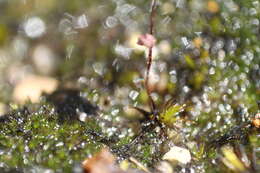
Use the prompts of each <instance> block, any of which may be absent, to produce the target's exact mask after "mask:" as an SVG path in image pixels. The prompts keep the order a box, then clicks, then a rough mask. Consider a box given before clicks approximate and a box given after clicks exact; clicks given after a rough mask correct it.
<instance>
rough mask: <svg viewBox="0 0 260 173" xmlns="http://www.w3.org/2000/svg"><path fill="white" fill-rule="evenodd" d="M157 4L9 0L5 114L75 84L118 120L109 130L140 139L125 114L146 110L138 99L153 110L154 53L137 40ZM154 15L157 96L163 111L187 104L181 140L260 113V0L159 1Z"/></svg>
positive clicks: (0, 4) (2, 22) (0, 34)
mask: <svg viewBox="0 0 260 173" xmlns="http://www.w3.org/2000/svg"><path fill="white" fill-rule="evenodd" d="M150 3H151V1H150V0H74V1H71V0H62V1H58V0H0V115H2V114H5V113H6V112H8V111H9V110H11V109H13V108H15V107H17V106H19V105H23V104H28V103H39V102H41V101H46V100H44V98H41V94H42V93H47V94H48V93H52V92H53V91H55V90H56V89H57V88H72V89H77V90H79V91H80V94H81V96H82V97H85V98H87V99H89V100H90V101H91V102H92V103H93V104H95V105H98V107H99V108H100V110H101V114H100V116H101V117H102V118H103V119H105V120H107V121H108V122H111V123H110V124H109V123H108V124H109V125H107V126H109V127H110V129H109V130H107V129H105V128H104V129H105V130H107V131H106V134H108V136H112V135H113V134H114V133H115V131H117V130H118V129H119V130H118V131H120V130H121V129H120V128H122V127H124V129H123V130H121V131H120V133H122V134H123V136H127V135H128V134H131V135H133V134H134V133H132V132H131V130H130V131H129V128H128V127H126V125H125V124H127V123H125V124H123V123H124V121H123V120H124V118H125V117H128V118H131V117H133V116H136V115H137V114H138V113H136V112H135V111H134V110H133V109H130V108H129V105H134V106H139V107H143V108H145V109H146V110H148V104H147V103H148V97H147V95H146V91H145V90H144V88H143V78H144V73H145V69H146V58H145V57H146V55H147V50H146V49H145V48H144V47H141V46H138V45H137V44H136V42H137V38H138V36H139V35H140V34H144V33H147V32H148V26H149V20H148V18H149V10H150ZM155 18H156V20H155V37H156V39H157V43H156V46H155V47H154V48H153V52H154V53H153V59H154V62H153V65H152V70H151V77H150V79H151V80H150V87H151V89H152V97H153V99H154V100H155V101H156V103H157V104H158V105H159V107H162V109H163V104H164V103H165V102H166V101H167V100H170V99H174V100H175V102H176V103H178V104H179V105H183V104H185V105H186V107H185V111H184V113H183V115H182V118H184V119H185V121H184V122H181V123H179V127H180V129H181V131H182V133H181V135H179V138H177V137H176V138H175V137H174V139H176V140H175V141H174V144H179V143H181V144H185V143H187V141H191V142H190V144H191V145H190V146H196V145H197V144H198V146H199V145H200V144H201V143H204V142H205V141H208V139H210V138H212V137H213V136H216V134H219V133H222V134H223V133H224V132H227V131H228V130H229V129H231V128H233V127H240V125H241V124H242V123H244V122H247V121H248V120H250V118H252V117H253V116H254V115H255V114H256V112H257V111H259V108H258V105H257V102H258V101H259V100H260V67H259V66H260V44H259V39H260V38H259V37H260V35H259V31H260V30H259V29H260V28H259V19H260V2H259V1H258V0H246V1H245V0H158V7H157V14H156V17H155ZM42 99H43V100H42ZM43 103H44V102H43ZM84 120H85V119H84ZM170 122H171V121H170ZM166 123H167V122H166ZM177 125H178V123H177ZM100 126H101V127H102V130H103V127H104V126H105V125H104V124H101V125H100ZM115 127H118V129H116V128H115ZM241 127H242V126H241ZM51 130H52V129H51ZM133 131H134V128H133ZM178 134H179V133H176V135H178ZM252 138H253V137H252ZM179 139H180V140H179ZM253 139H254V141H255V143H257V138H256V137H255V136H254V138H253ZM37 140H38V139H37ZM178 140H179V141H178ZM194 141H195V142H194ZM192 142H193V143H192ZM194 143H195V144H196V145H195V144H194ZM255 143H254V144H252V146H253V147H257V146H256V144H255ZM193 144H194V145H193ZM10 146H12V144H10ZM191 148H192V147H191ZM195 151H198V147H197V148H196V147H193V148H192V152H194V153H196V152H195ZM257 151H258V153H259V146H258V150H257ZM81 157H83V156H81ZM84 157H85V156H84ZM148 159H150V158H149V157H148ZM150 161H151V160H150ZM258 162H259V159H258ZM61 163H63V162H61ZM210 163H211V162H210ZM212 163H213V161H212ZM57 165H59V164H56V166H57ZM201 165H203V164H202V163H201ZM204 166H205V165H204ZM213 166H214V165H213ZM214 167H216V166H214ZM199 169H200V168H199V167H198V170H199Z"/></svg>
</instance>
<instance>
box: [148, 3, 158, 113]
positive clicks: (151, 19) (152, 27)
mask: <svg viewBox="0 0 260 173" xmlns="http://www.w3.org/2000/svg"><path fill="white" fill-rule="evenodd" d="M155 9H156V0H153V1H152V4H151V12H150V26H149V33H150V34H151V35H153V30H154V16H155ZM152 56H153V47H150V48H149V53H148V57H147V62H146V63H147V65H146V75H145V88H146V92H147V95H148V97H149V101H150V104H151V109H152V110H151V111H152V112H153V111H154V110H155V103H154V101H153V99H152V97H151V90H150V88H149V75H150V70H151V65H152V61H153V59H152Z"/></svg>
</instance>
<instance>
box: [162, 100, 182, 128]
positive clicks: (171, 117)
mask: <svg viewBox="0 0 260 173" xmlns="http://www.w3.org/2000/svg"><path fill="white" fill-rule="evenodd" d="M184 108H185V104H184V105H179V104H174V105H171V106H169V107H167V108H165V110H163V111H162V112H161V113H160V114H159V120H160V122H162V123H164V124H165V125H167V126H170V127H171V126H173V125H174V123H175V122H176V120H177V119H178V117H177V116H178V115H179V113H181V112H183V111H184Z"/></svg>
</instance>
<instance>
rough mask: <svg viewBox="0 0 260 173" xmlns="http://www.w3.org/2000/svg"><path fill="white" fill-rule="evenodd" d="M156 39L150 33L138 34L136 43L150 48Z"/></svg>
mask: <svg viewBox="0 0 260 173" xmlns="http://www.w3.org/2000/svg"><path fill="white" fill-rule="evenodd" d="M155 42H156V39H155V38H154V36H153V35H151V34H143V35H140V36H139V38H138V41H137V44H139V45H141V46H145V47H147V48H151V47H153V46H154V45H155Z"/></svg>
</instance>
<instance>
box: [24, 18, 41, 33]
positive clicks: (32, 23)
mask: <svg viewBox="0 0 260 173" xmlns="http://www.w3.org/2000/svg"><path fill="white" fill-rule="evenodd" d="M23 28H24V31H25V34H26V35H27V36H28V37H30V38H37V37H40V36H42V35H43V34H44V32H45V31H46V26H45V23H44V21H43V20H42V19H41V18H39V17H36V16H35V17H31V18H29V19H27V20H26V21H25V22H24V24H23Z"/></svg>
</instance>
